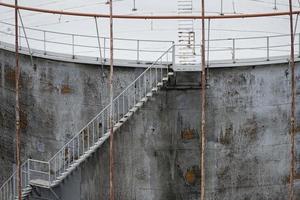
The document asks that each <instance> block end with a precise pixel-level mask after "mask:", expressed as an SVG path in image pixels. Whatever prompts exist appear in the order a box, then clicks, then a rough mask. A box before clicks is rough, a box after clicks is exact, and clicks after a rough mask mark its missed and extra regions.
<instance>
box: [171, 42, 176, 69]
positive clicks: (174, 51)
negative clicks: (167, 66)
mask: <svg viewBox="0 0 300 200" xmlns="http://www.w3.org/2000/svg"><path fill="white" fill-rule="evenodd" d="M175 53H176V47H175V42H172V67H173V69H174V68H175V58H176V54H175Z"/></svg>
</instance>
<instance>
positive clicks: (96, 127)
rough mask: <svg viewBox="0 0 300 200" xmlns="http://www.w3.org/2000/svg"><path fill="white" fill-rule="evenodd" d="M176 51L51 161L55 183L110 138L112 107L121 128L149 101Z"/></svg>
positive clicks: (145, 73)
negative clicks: (143, 103)
mask: <svg viewBox="0 0 300 200" xmlns="http://www.w3.org/2000/svg"><path fill="white" fill-rule="evenodd" d="M172 51H173V46H172V47H171V48H169V49H168V50H167V51H166V52H165V53H163V55H162V56H160V57H159V58H158V59H157V60H156V61H155V62H154V63H153V64H152V65H151V66H150V67H148V68H147V69H146V70H145V71H144V72H143V73H142V74H140V75H139V76H138V77H137V78H136V79H135V80H134V81H133V82H132V83H131V84H130V85H129V86H128V87H127V88H125V90H123V92H121V93H120V94H119V95H118V96H116V97H115V98H114V100H113V104H112V105H111V104H110V105H108V106H107V107H105V108H104V109H103V110H102V111H101V112H100V113H99V114H98V115H97V116H96V117H94V118H93V119H92V120H91V121H90V122H89V123H88V124H87V125H86V126H85V127H83V129H81V130H80V131H79V132H78V133H77V134H76V135H75V136H74V137H73V138H72V139H71V140H70V141H69V142H68V143H67V144H66V145H64V146H63V147H62V148H61V149H60V150H59V151H58V152H57V153H56V154H55V155H54V156H53V157H52V158H51V159H50V160H49V165H50V172H51V178H50V182H51V184H55V181H57V180H60V179H62V178H63V177H64V175H65V174H66V171H67V169H69V168H71V167H74V166H75V165H76V164H77V163H79V162H80V161H81V160H82V159H84V158H85V156H87V155H88V153H89V152H90V151H94V150H95V149H96V148H97V147H98V146H99V145H101V144H102V143H103V142H104V141H105V139H107V138H108V137H109V127H110V120H109V118H110V114H109V113H110V109H111V106H113V122H114V125H115V127H117V126H118V124H119V123H123V122H125V121H126V120H127V119H128V117H129V115H128V114H129V113H130V110H131V109H133V108H134V107H135V106H136V105H137V104H138V103H140V101H141V100H143V99H144V98H146V97H147V95H149V93H151V92H152V89H153V88H155V87H157V85H158V83H162V80H163V77H165V76H166V75H167V73H168V69H169V66H170V65H171V64H172V60H170V59H169V58H172V55H173V53H172Z"/></svg>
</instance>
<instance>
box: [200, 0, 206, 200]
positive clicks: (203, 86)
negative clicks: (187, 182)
mask: <svg viewBox="0 0 300 200" xmlns="http://www.w3.org/2000/svg"><path fill="white" fill-rule="evenodd" d="M201 15H202V18H201V25H202V34H201V35H202V38H201V39H202V42H201V43H202V44H201V141H200V144H201V159H200V160H201V164H200V165H201V184H200V185H201V198H200V199H201V200H205V146H206V135H205V124H206V119H205V117H206V116H205V110H206V69H205V18H204V16H205V0H201Z"/></svg>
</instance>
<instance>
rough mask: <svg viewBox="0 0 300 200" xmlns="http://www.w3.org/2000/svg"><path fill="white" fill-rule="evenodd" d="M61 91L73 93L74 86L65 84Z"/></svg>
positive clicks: (62, 92)
mask: <svg viewBox="0 0 300 200" xmlns="http://www.w3.org/2000/svg"><path fill="white" fill-rule="evenodd" d="M60 92H61V94H70V93H72V88H71V87H70V86H69V85H67V84H64V85H62V86H61V89H60Z"/></svg>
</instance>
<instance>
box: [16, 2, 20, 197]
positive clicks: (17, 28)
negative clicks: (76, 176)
mask: <svg viewBox="0 0 300 200" xmlns="http://www.w3.org/2000/svg"><path fill="white" fill-rule="evenodd" d="M15 56H16V107H15V111H16V163H17V192H18V200H22V190H21V160H20V153H21V151H20V148H21V147H20V136H21V130H20V129H21V126H20V99H19V98H20V94H19V89H20V85H19V79H20V71H21V70H20V66H19V20H18V0H15Z"/></svg>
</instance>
